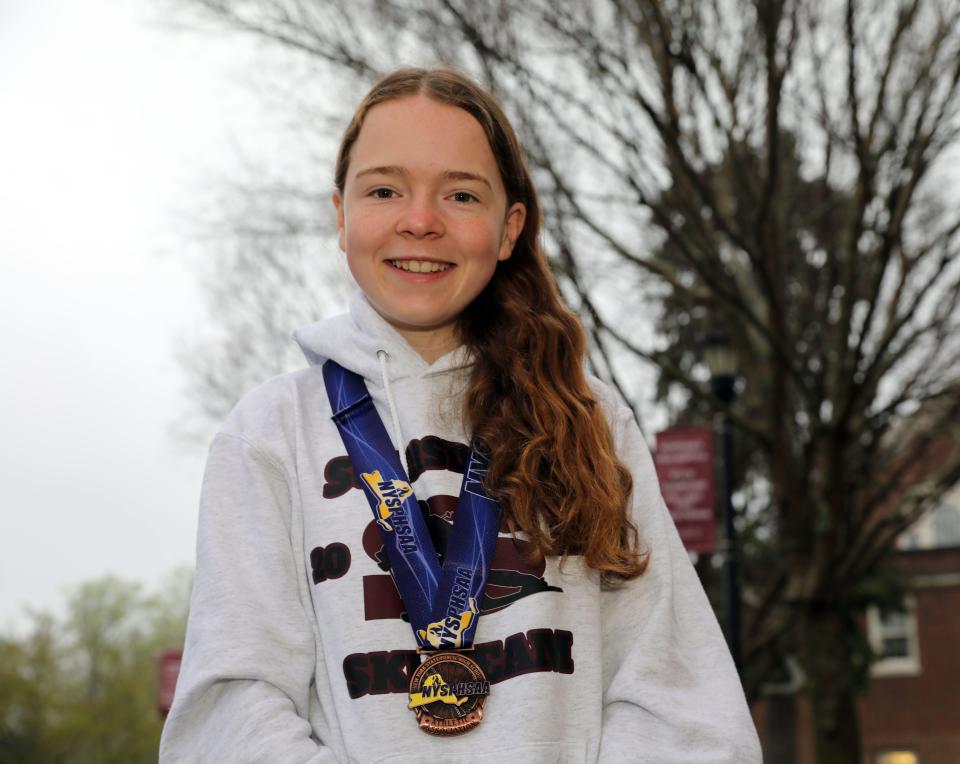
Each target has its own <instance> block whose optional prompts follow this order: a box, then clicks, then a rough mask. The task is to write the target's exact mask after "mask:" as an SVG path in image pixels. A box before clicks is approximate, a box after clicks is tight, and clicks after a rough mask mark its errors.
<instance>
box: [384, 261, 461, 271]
mask: <svg viewBox="0 0 960 764" xmlns="http://www.w3.org/2000/svg"><path fill="white" fill-rule="evenodd" d="M387 262H388V263H390V265H392V266H393V267H394V268H396V269H397V270H400V271H406V272H407V273H441V272H443V271H446V270H449V269H450V268H453V267H454V265H453V263H445V262H441V261H439V260H406V259H405V260H387Z"/></svg>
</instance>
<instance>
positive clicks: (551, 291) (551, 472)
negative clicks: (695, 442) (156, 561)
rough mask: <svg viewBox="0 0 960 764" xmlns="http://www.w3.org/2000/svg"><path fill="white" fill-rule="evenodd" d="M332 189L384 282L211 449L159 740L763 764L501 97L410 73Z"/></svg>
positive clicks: (337, 756) (333, 752) (180, 757)
mask: <svg viewBox="0 0 960 764" xmlns="http://www.w3.org/2000/svg"><path fill="white" fill-rule="evenodd" d="M335 187H336V190H335V191H334V193H333V204H334V207H335V210H336V221H337V228H338V231H339V244H340V248H341V249H342V250H343V251H344V252H345V253H346V258H347V263H348V265H349V267H350V271H351V273H352V274H353V276H354V278H355V279H356V282H357V284H358V286H359V287H360V291H359V292H358V293H357V294H356V295H355V297H354V298H353V300H352V301H351V303H350V311H349V314H347V315H344V316H340V317H337V318H334V319H329V320H325V321H321V322H318V323H316V324H312V325H310V326H307V327H304V328H302V329H300V330H299V331H298V332H297V334H296V337H297V341H298V342H299V343H300V346H301V348H302V349H303V351H304V353H305V355H306V358H307V360H308V361H309V363H310V366H309V367H308V368H306V369H304V370H302V371H299V372H295V373H292V374H285V375H283V376H280V377H277V378H275V379H273V380H271V381H269V382H267V383H266V384H264V385H262V386H261V387H260V388H258V389H256V390H254V391H253V392H252V393H250V394H248V395H247V396H246V397H245V398H244V399H243V400H242V401H241V402H240V403H239V404H238V405H237V406H236V408H235V409H234V411H233V412H232V413H231V415H230V416H229V418H228V420H227V422H226V423H225V424H224V425H223V427H222V428H221V430H220V432H219V433H218V434H217V436H216V438H215V439H214V441H213V444H212V445H211V449H210V455H209V461H208V466H207V471H206V475H205V477H204V485H203V494H202V499H201V513H200V526H199V538H198V547H197V576H196V586H195V590H194V595H193V601H192V606H191V613H190V621H189V626H188V630H187V642H186V647H185V653H184V662H183V668H182V672H181V675H180V680H179V684H178V688H177V694H176V699H175V702H174V707H173V709H172V711H171V714H170V717H169V719H168V722H167V725H166V727H165V729H164V736H163V741H162V745H161V759H162V760H164V761H217V762H220V761H224V762H238V761H267V762H274V761H276V762H354V761H359V762H387V761H396V762H420V761H422V762H431V763H436V762H461V761H463V762H494V761H497V762H499V761H501V760H503V759H508V760H509V759H513V760H516V761H521V762H596V761H603V762H657V763H658V764H667V763H669V762H691V763H693V762H696V763H697V764H705V763H708V762H737V763H738V764H742V763H744V762H746V763H747V764H749V763H750V762H759V761H760V754H759V747H758V744H757V738H756V732H755V730H754V728H753V725H752V722H751V720H750V716H749V713H748V711H747V707H746V703H745V702H744V698H743V693H742V690H741V688H740V684H739V681H738V678H737V675H736V672H735V670H734V668H733V664H732V661H731V659H730V656H729V653H728V652H727V649H726V646H725V644H724V641H723V638H722V636H721V634H720V631H719V628H718V626H717V623H716V620H715V619H714V616H713V613H712V611H711V609H710V607H709V604H708V602H707V600H706V597H705V596H704V593H703V590H702V588H701V587H700V584H699V582H698V580H697V578H696V575H695V573H694V571H693V568H692V566H691V565H690V562H689V560H688V558H687V555H686V553H685V552H684V550H683V547H682V545H681V543H680V540H679V538H678V536H677V533H676V531H675V529H674V527H673V525H672V523H671V520H670V517H669V514H668V513H667V511H666V508H665V507H664V504H663V501H662V499H661V497H660V493H659V489H658V485H657V480H656V476H655V473H654V469H653V464H652V461H651V458H650V454H649V451H648V449H647V447H646V445H645V443H644V440H643V438H642V436H641V434H640V432H639V430H638V429H637V426H636V424H635V423H634V420H633V417H632V414H631V412H630V411H629V410H628V409H627V408H626V407H624V406H623V405H622V404H620V403H618V402H617V400H616V398H615V397H614V396H613V395H612V394H611V392H610V391H609V390H608V389H607V388H606V387H605V386H604V385H603V384H602V383H600V382H599V381H598V380H596V379H593V378H590V377H588V376H587V375H586V374H585V372H584V370H583V362H584V352H585V339H584V333H583V330H582V329H581V327H580V325H579V322H578V321H577V319H576V317H575V316H574V315H573V314H572V313H571V312H570V311H569V310H568V309H567V308H565V307H564V306H563V305H562V303H561V301H560V298H559V295H558V292H557V289H556V286H555V284H554V282H553V280H552V277H551V275H550V273H549V270H548V268H547V265H546V261H545V259H544V256H543V253H542V252H541V249H540V245H539V234H540V210H539V206H538V202H537V195H536V192H535V190H534V188H533V185H532V182H531V180H530V176H529V173H528V171H527V168H526V166H525V164H524V161H523V158H522V154H521V151H520V148H519V145H518V143H517V140H516V137H515V135H514V132H513V130H512V128H511V127H510V124H509V122H508V121H507V119H506V117H505V116H504V114H503V112H502V111H501V110H500V108H499V106H498V105H497V104H496V103H495V102H494V100H493V99H492V98H491V96H490V95H489V94H487V93H485V92H484V91H482V90H481V89H480V88H478V87H477V86H476V85H475V84H474V83H473V82H471V81H470V80H468V79H466V78H465V77H463V76H462V75H460V74H458V73H456V72H453V71H450V70H429V71H427V70H420V69H404V70H400V71H397V72H395V73H393V74H391V75H389V76H388V77H386V78H384V79H383V80H381V81H380V82H378V83H377V84H376V85H375V86H374V87H373V89H372V90H371V92H370V93H369V94H368V95H367V97H366V98H365V99H364V101H363V102H362V103H361V104H360V107H359V108H358V110H357V113H356V114H355V116H354V118H353V120H352V121H351V123H350V125H349V126H348V128H347V130H346V132H345V134H344V137H343V141H342V143H341V148H340V152H339V156H338V159H337V166H336V175H335ZM425 733H430V734H425Z"/></svg>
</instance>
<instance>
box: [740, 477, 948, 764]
mask: <svg viewBox="0 0 960 764" xmlns="http://www.w3.org/2000/svg"><path fill="white" fill-rule="evenodd" d="M895 564H896V566H897V568H898V569H899V570H900V571H901V573H902V575H903V584H904V589H905V591H906V597H905V601H904V604H905V609H904V610H903V611H902V612H898V613H887V614H881V613H879V612H878V611H876V610H873V609H871V610H870V611H868V612H867V613H866V614H865V618H864V626H865V628H866V630H867V634H868V636H869V638H870V640H871V642H872V643H873V646H874V649H875V650H876V651H877V652H878V653H879V654H880V655H881V656H883V657H882V658H881V659H880V660H879V661H878V662H877V663H875V664H874V666H873V667H872V669H871V674H872V680H871V683H870V687H869V688H868V690H867V692H866V694H865V695H864V697H863V699H862V700H861V703H860V729H861V739H862V742H863V752H864V764H958V763H960V486H958V487H957V488H955V489H954V490H953V491H951V492H950V493H949V494H947V495H946V496H945V497H944V499H943V500H942V502H941V504H940V506H939V507H937V509H936V510H934V511H933V512H931V513H929V514H928V515H927V516H926V517H924V519H923V520H922V521H921V522H920V523H918V524H917V525H916V526H915V527H914V528H912V529H911V530H910V532H909V533H907V534H905V535H904V537H902V538H901V543H900V550H899V551H898V553H897V555H896V560H895ZM771 700H772V701H773V705H772V704H771V703H768V702H766V701H764V702H762V703H759V704H757V707H756V708H755V709H754V711H755V718H756V720H757V728H758V730H759V731H760V734H761V737H763V733H764V729H765V726H766V723H767V717H768V715H769V714H773V713H777V712H778V711H777V708H778V707H777V706H776V705H775V704H777V703H778V702H779V701H780V698H777V697H773V698H772V699H771ZM787 708H789V709H791V710H790V711H788V713H790V712H792V709H793V708H794V706H793V704H789V705H788V706H787ZM795 708H796V717H795V729H796V748H795V750H794V752H793V754H792V755H789V754H784V753H782V752H774V751H773V750H772V746H770V745H765V762H766V764H815V758H814V754H813V750H812V743H813V740H812V734H811V729H810V716H809V708H808V706H807V704H806V701H805V699H803V698H799V699H798V702H797V703H796V706H795Z"/></svg>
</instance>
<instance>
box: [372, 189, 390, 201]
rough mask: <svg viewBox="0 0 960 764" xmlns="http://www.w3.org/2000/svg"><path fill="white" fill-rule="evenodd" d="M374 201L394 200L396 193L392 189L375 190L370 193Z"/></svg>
mask: <svg viewBox="0 0 960 764" xmlns="http://www.w3.org/2000/svg"><path fill="white" fill-rule="evenodd" d="M370 196H372V197H373V198H374V199H392V198H393V197H394V196H396V192H395V191H394V190H393V189H392V188H375V189H373V191H371V192H370Z"/></svg>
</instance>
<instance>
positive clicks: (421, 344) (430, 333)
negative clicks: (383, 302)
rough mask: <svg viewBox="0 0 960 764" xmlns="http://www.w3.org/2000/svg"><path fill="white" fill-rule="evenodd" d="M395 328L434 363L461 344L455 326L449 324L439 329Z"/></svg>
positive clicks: (421, 354) (426, 358) (428, 360)
mask: <svg viewBox="0 0 960 764" xmlns="http://www.w3.org/2000/svg"><path fill="white" fill-rule="evenodd" d="M394 328H395V329H396V330H397V333H399V334H400V336H401V337H403V338H404V339H405V340H406V341H407V343H408V344H409V345H410V347H412V348H413V349H414V350H416V351H417V353H419V354H420V357H421V358H423V360H424V361H426V362H427V363H433V362H434V361H436V360H437V359H438V358H441V357H443V356H445V355H446V354H447V353H449V352H450V351H451V350H454V349H455V348H456V347H457V346H458V345H459V344H460V342H459V341H458V340H457V335H456V332H455V330H454V328H453V327H449V326H448V327H442V328H439V329H407V328H404V327H399V326H395V327H394Z"/></svg>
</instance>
